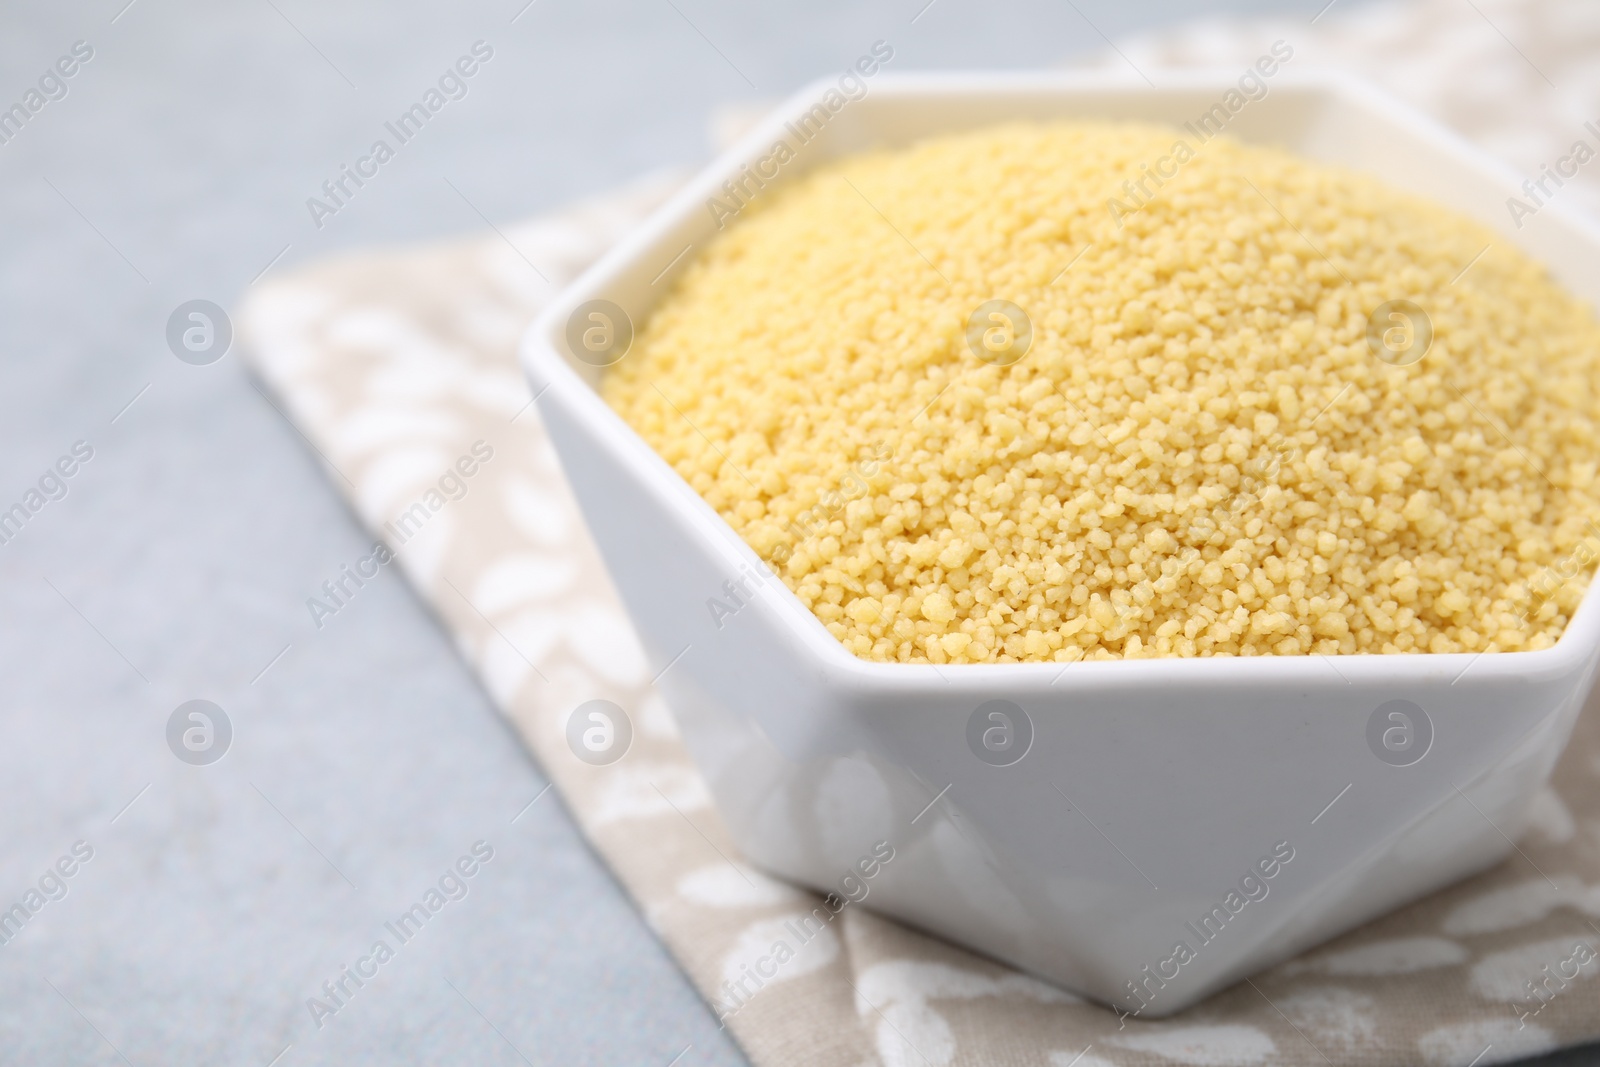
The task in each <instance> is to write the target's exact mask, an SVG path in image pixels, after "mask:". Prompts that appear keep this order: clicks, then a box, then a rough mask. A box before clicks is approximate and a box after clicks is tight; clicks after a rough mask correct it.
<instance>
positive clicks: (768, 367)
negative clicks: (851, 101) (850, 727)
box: [604, 123, 1600, 663]
mask: <svg viewBox="0 0 1600 1067" xmlns="http://www.w3.org/2000/svg"><path fill="white" fill-rule="evenodd" d="M1179 136H1180V135H1179V134H1177V133H1176V132H1175V131H1172V130H1168V129H1164V128H1161V127H1156V126H1140V125H1127V124H1097V123H1064V124H1015V125H1008V126H1004V127H998V128H991V129H988V130H983V131H978V132H974V133H966V134H960V135H954V136H947V137H941V138H937V139H933V140H929V141H926V142H924V143H922V144H920V145H917V146H915V147H913V148H911V149H908V150H903V151H896V152H889V153H880V154H874V155H867V156H862V157H858V158H853V159H850V160H846V161H844V162H842V163H838V164H834V165H831V166H828V167H825V168H822V169H819V170H818V171H816V172H814V173H812V174H810V175H808V176H806V177H805V178H803V179H802V180H800V181H798V182H795V183H794V184H792V185H791V186H788V187H785V188H781V189H775V190H771V191H768V192H763V193H761V194H759V195H758V196H756V197H755V199H754V200H753V201H752V202H751V203H750V204H749V205H748V206H746V207H744V209H743V210H742V211H741V212H740V214H739V216H738V218H737V219H735V220H734V221H733V222H732V223H731V224H730V225H729V228H728V230H727V231H726V232H724V233H722V234H720V235H719V236H718V237H717V238H716V239H715V240H714V241H712V242H711V243H710V244H709V246H707V247H705V248H704V249H701V250H698V259H697V260H696V261H695V262H694V263H693V264H692V265H691V266H690V267H689V268H688V269H687V270H686V271H685V273H684V275H683V277H682V278H681V280H680V281H679V282H678V284H677V285H676V288H675V289H674V291H673V292H672V293H671V294H670V296H668V297H667V298H666V299H665V300H664V301H663V302H662V303H661V304H660V306H659V307H658V308H657V310H656V311H655V312H654V314H653V315H652V316H651V318H650V319H649V321H648V322H646V323H645V324H644V325H643V327H642V329H641V330H640V331H639V334H638V336H637V338H636V339H635V341H634V345H633V348H632V350H631V351H630V352H629V354H628V355H627V357H626V358H625V359H623V360H622V361H621V362H620V363H618V364H617V365H616V366H615V367H612V368H611V370H610V371H609V372H608V374H607V376H606V379H605V382H604V394H605V396H606V398H607V400H608V401H609V402H610V403H611V404H612V405H613V406H614V408H615V409H616V410H617V411H618V412H619V413H620V414H621V415H622V416H623V418H624V419H626V420H627V421H628V422H629V423H630V424H631V425H632V426H633V427H634V428H635V429H636V430H637V431H638V432H639V433H640V434H641V435H642V436H643V437H644V438H645V439H646V440H647V441H648V442H650V444H651V445H652V446H653V447H654V448H656V449H657V450H658V451H659V452H660V454H661V455H662V456H664V457H665V458H666V459H667V460H668V461H669V462H670V463H671V464H672V465H673V466H674V467H675V468H676V469H677V470H678V471H679V473H681V474H682V475H683V477H684V478H685V479H686V480H687V481H688V482H689V483H690V484H691V485H692V486H693V487H694V488H695V489H696V490H697V491H698V492H700V493H701V494H702V495H703V496H704V497H705V498H706V500H708V501H709V502H710V503H711V504H712V505H713V506H714V507H715V508H716V509H717V510H718V511H719V512H720V513H721V514H722V515H723V516H724V517H725V518H726V519H727V521H728V522H729V523H731V524H732V526H733V527H734V529H736V530H737V531H739V533H740V534H741V536H743V537H744V538H745V539H746V541H747V542H748V543H749V544H750V545H751V546H752V547H753V548H754V549H755V550H756V552H758V553H759V554H760V555H761V556H762V557H763V558H764V559H766V560H768V561H769V563H770V564H771V565H772V568H773V570H774V571H775V572H776V573H777V574H779V575H780V576H781V577H782V578H783V580H784V581H785V582H786V583H787V584H788V585H789V587H790V588H791V589H792V590H794V592H795V593H796V594H797V595H798V596H799V597H800V599H801V600H802V601H803V602H804V603H805V604H806V605H807V606H808V607H809V608H810V609H811V610H812V611H813V612H815V613H816V615H817V616H818V617H819V618H820V619H821V620H822V622H823V623H824V624H825V625H826V626H827V627H828V629H829V630H830V631H831V632H832V633H833V634H834V635H835V636H836V637H837V638H838V639H839V640H840V641H841V642H843V643H844V645H845V646H846V647H847V648H849V649H850V650H851V651H852V652H854V653H855V654H856V655H859V656H862V657H864V658H867V659H871V660H881V661H899V662H906V661H910V662H929V661H931V662H933V663H965V662H1013V661H1020V660H1035V661H1037V660H1053V661H1057V662H1070V661H1073V660H1076V659H1080V658H1085V657H1088V658H1106V657H1134V656H1151V655H1158V656H1207V655H1263V654H1277V655H1297V654H1304V653H1312V652H1317V653H1325V654H1332V653H1377V652H1421V651H1430V652H1454V651H1476V650H1491V651H1492V650H1512V649H1537V648H1542V647H1546V646H1548V645H1550V644H1551V643H1553V642H1554V641H1555V639H1556V638H1557V637H1559V636H1560V634H1561V632H1562V629H1563V627H1564V626H1565V625H1566V622H1567V620H1568V618H1569V616H1570V614H1571V612H1572V609H1573V608H1574V607H1575V606H1576V604H1577V602H1578V599H1579V598H1580V596H1581V594H1582V593H1583V591H1584V589H1585V588H1586V586H1587V584H1588V570H1589V566H1588V565H1589V563H1590V562H1591V561H1592V560H1593V559H1594V558H1595V555H1596V551H1595V549H1596V545H1600V529H1597V528H1596V527H1595V526H1594V525H1593V523H1594V521H1595V520H1596V519H1597V518H1600V506H1597V496H1600V493H1597V490H1600V486H1597V484H1596V481H1595V471H1596V459H1597V458H1600V440H1597V437H1600V435H1597V419H1600V395H1597V390H1596V381H1597V375H1600V326H1597V323H1596V321H1595V318H1594V316H1593V315H1592V313H1591V312H1590V311H1589V309H1588V308H1587V307H1585V306H1584V305H1583V304H1581V303H1580V302H1579V301H1578V300H1576V299H1575V298H1573V297H1572V296H1570V295H1568V294H1567V293H1566V292H1564V291H1563V290H1562V289H1561V288H1559V287H1558V286H1557V285H1556V284H1555V283H1554V282H1553V281H1551V280H1550V279H1549V278H1548V277H1547V276H1546V274H1545V272H1544V271H1543V270H1542V269H1541V268H1540V267H1539V266H1538V265H1537V264H1535V263H1533V262H1532V261H1530V260H1529V259H1527V258H1526V257H1525V256H1523V255H1521V254H1520V253H1518V252H1517V251H1516V250H1514V249H1513V248H1511V247H1510V246H1509V243H1508V242H1506V241H1505V240H1503V239H1500V238H1498V237H1497V236H1496V235H1494V234H1492V233H1490V232H1489V231H1488V230H1486V229H1485V228H1483V227H1481V226H1479V225H1477V224H1475V223H1473V222H1470V221H1468V220H1466V219H1464V218H1462V217H1459V216H1457V215H1455V214H1453V213H1450V212H1448V211H1445V210H1443V209H1441V208H1438V207H1435V206H1433V205H1431V204H1429V203H1427V202H1424V201H1422V200H1419V199H1417V198H1415V197H1412V196H1408V195H1403V194H1400V193H1398V192H1395V191H1393V190H1391V189H1390V188H1388V187H1386V186H1385V185H1383V184H1382V183H1380V182H1379V181H1377V180H1375V179H1373V178H1370V177H1367V176H1365V175H1361V174H1357V173H1352V172H1348V171H1343V170H1339V169H1335V168H1330V167H1327V166H1323V165H1318V164H1313V163H1311V162H1308V161H1306V160H1303V159H1300V158H1298V157H1296V156H1294V155H1291V154H1289V153H1286V152H1282V151H1277V150H1272V149H1267V148H1260V147H1251V146H1246V145H1243V144H1240V143H1237V142H1234V141H1231V140H1229V139H1227V138H1218V139H1216V140H1213V141H1210V142H1208V143H1206V144H1205V145H1203V146H1201V147H1199V148H1197V149H1194V150H1191V151H1190V152H1189V153H1188V154H1187V158H1175V156H1182V155H1183V153H1175V149H1176V144H1175V141H1177V140H1178V138H1179ZM1157 164H1159V166H1158V167H1157V168H1156V169H1157V170H1159V173H1160V175H1161V176H1160V177H1153V176H1152V167H1153V166H1156V165H1157ZM1430 331H1431V342H1430V341H1429V339H1428V335H1429V333H1430Z"/></svg>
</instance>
